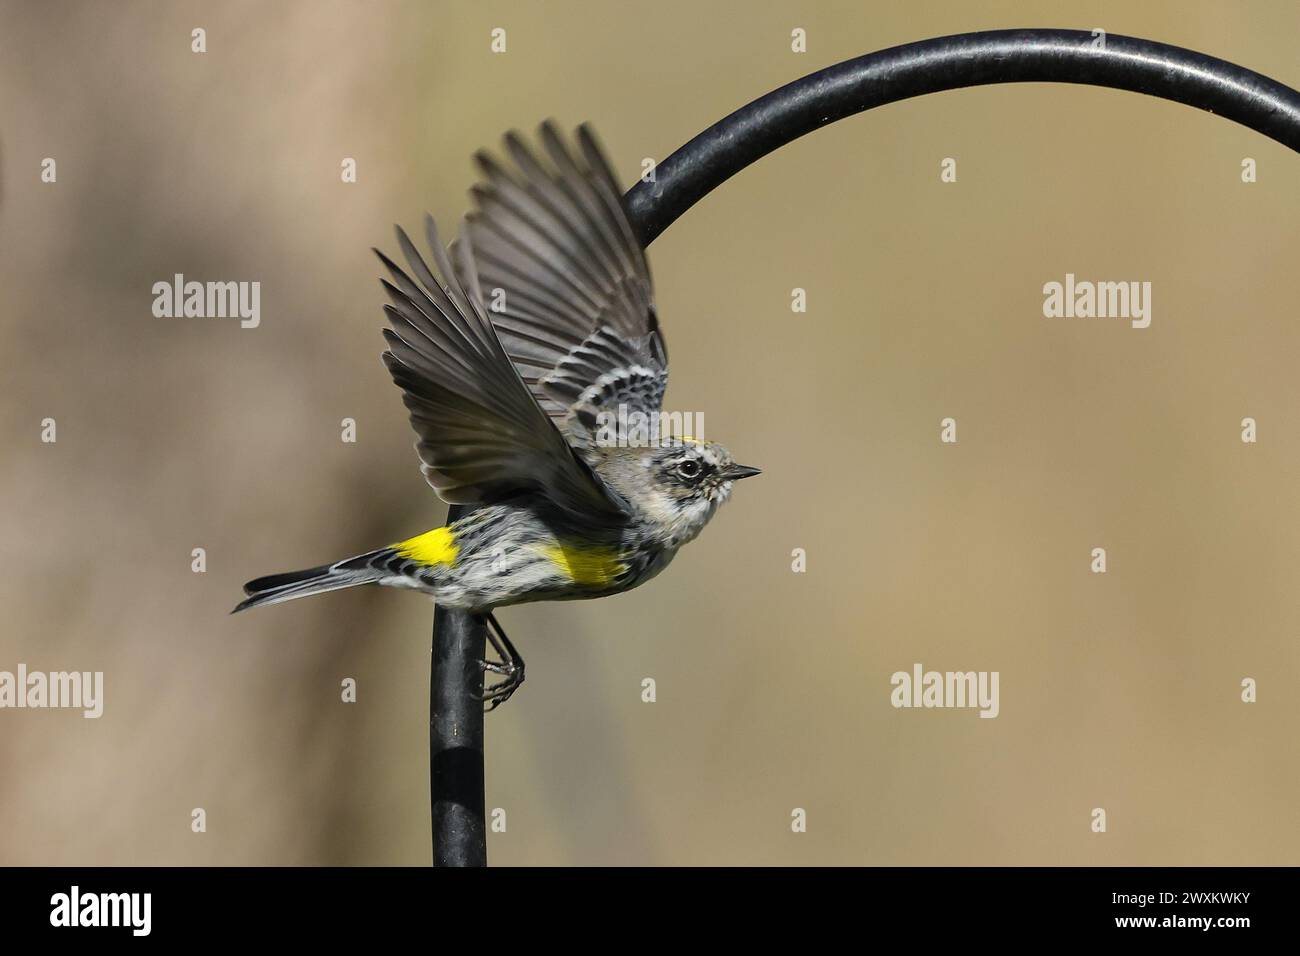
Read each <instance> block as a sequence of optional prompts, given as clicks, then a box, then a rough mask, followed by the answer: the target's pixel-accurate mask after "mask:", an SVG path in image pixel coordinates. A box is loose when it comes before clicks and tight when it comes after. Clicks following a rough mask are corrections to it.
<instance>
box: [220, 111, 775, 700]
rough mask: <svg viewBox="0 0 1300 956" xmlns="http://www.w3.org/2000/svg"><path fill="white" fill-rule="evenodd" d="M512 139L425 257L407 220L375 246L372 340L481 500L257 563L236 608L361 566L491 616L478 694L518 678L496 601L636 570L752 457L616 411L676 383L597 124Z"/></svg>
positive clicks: (359, 578)
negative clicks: (287, 559) (392, 250)
mask: <svg viewBox="0 0 1300 956" xmlns="http://www.w3.org/2000/svg"><path fill="white" fill-rule="evenodd" d="M504 154H505V155H504V157H503V158H501V159H498V158H497V157H495V156H493V155H492V154H491V153H489V152H487V151H486V150H480V151H479V152H478V153H476V154H475V162H476V165H477V167H478V170H479V172H480V174H481V178H480V181H479V182H478V183H477V184H476V185H475V186H474V187H473V189H472V190H471V193H470V195H471V199H472V208H471V210H470V212H469V213H467V214H466V215H465V217H464V218H463V220H462V221H461V223H460V227H459V230H458V233H457V236H456V238H455V239H454V241H452V242H451V243H449V244H448V245H446V246H445V247H444V245H443V242H442V239H441V237H440V235H439V232H438V227H437V224H436V223H435V222H434V219H433V218H432V217H431V216H428V215H426V217H425V220H424V226H425V233H426V240H427V243H428V246H429V251H430V252H431V257H432V260H433V267H432V268H431V267H430V265H429V264H428V263H427V262H426V260H425V259H424V257H423V256H422V255H421V253H420V251H419V250H418V249H417V248H416V245H415V243H414V242H412V240H411V239H410V237H409V236H408V235H407V233H406V232H405V231H404V230H403V229H402V228H401V227H400V226H398V227H397V228H396V235H397V244H398V247H399V248H400V250H401V253H402V256H403V258H404V259H405V260H406V269H405V270H403V268H402V267H401V266H399V265H398V264H397V263H396V262H394V261H393V260H392V259H391V258H389V257H388V256H387V255H385V254H384V253H383V252H381V251H379V250H378V249H375V250H373V251H374V252H375V254H376V255H377V256H378V257H379V260H380V262H381V263H382V264H383V267H384V270H385V271H386V273H387V277H386V278H381V280H380V281H381V284H382V286H383V289H384V291H385V293H386V295H387V297H388V300H389V301H388V302H387V303H385V304H384V306H383V310H384V313H385V316H386V317H387V320H388V323H389V327H388V328H385V329H384V330H383V335H384V338H385V341H386V344H387V349H386V350H385V351H384V352H383V354H382V356H381V358H382V360H383V362H384V364H385V366H387V368H388V371H389V373H390V374H391V376H392V379H393V382H394V383H395V384H396V385H397V386H398V387H399V388H400V389H401V391H402V399H403V402H404V404H405V406H406V408H407V410H408V412H409V415H410V421H411V425H412V427H413V428H414V430H415V433H416V435H417V441H416V443H415V449H416V453H417V455H418V457H419V460H420V469H421V472H422V473H423V475H424V477H425V479H426V481H427V482H428V483H429V485H430V486H431V487H432V489H433V490H434V492H435V493H436V494H437V495H438V497H439V498H441V499H442V500H443V501H445V502H447V503H449V504H464V505H475V506H476V507H475V508H474V509H473V510H471V511H470V512H469V513H468V514H466V515H464V516H463V517H460V518H459V519H457V520H454V521H452V522H451V523H449V524H448V525H446V526H444V527H439V528H435V529H433V530H431V531H427V532H424V533H423V534H419V535H416V536H414V537H411V538H406V539H404V540H401V541H398V542H395V543H393V544H390V545H388V546H386V547H383V548H379V549H377V550H374V551H368V552H366V553H364V554H359V555H356V556H354V557H350V558H346V559H344V560H342V561H336V562H334V563H333V564H326V565H320V566H318V567H313V568H308V569H305V570H301V571H291V572H288V573H284V574H272V575H269V576H266V577H261V578H257V579H255V580H252V581H249V582H248V583H247V584H245V585H244V593H245V595H246V597H245V599H244V600H243V601H242V602H241V603H240V604H239V605H238V606H237V607H236V608H235V609H234V611H233V612H232V613H235V612H238V611H244V610H247V609H249V608H253V607H260V606H263V605H270V604H277V603H280V602H283V601H289V600H293V599H296V598H300V597H305V596H307V595H311V594H321V593H324V592H327V591H335V590H338V589H341V588H350V587H354V586H357V585H362V584H377V585H381V586H388V587H401V588H411V589H415V590H417V591H420V592H423V593H425V594H426V595H429V596H431V597H432V598H433V600H434V602H435V603H436V604H439V605H441V606H442V607H445V608H449V609H453V610H461V611H465V612H468V613H470V614H472V615H475V616H477V617H479V618H481V619H483V621H484V623H485V624H486V625H487V626H488V631H487V633H488V638H489V640H490V641H491V643H492V647H493V649H494V651H495V652H496V655H497V657H498V658H499V660H498V661H489V660H483V661H481V662H480V663H481V665H482V667H483V669H484V671H485V672H491V673H493V674H496V675H499V676H500V677H501V678H502V679H501V680H500V682H499V683H497V684H495V685H494V686H491V687H489V688H487V689H486V690H485V691H484V693H483V694H482V695H481V696H480V697H479V699H480V700H482V701H483V702H484V703H485V704H486V709H487V710H492V709H495V708H496V707H498V706H500V704H502V703H504V702H505V701H506V700H508V699H509V698H510V696H511V695H512V694H513V693H514V692H515V691H516V690H517V689H518V687H519V685H520V684H522V683H523V679H524V662H523V658H522V656H521V655H520V654H519V652H518V650H517V649H516V648H515V646H514V644H513V643H512V642H511V641H510V638H509V637H507V636H506V634H505V631H504V630H503V629H502V628H501V627H500V624H499V623H498V622H497V620H496V618H495V616H494V614H493V612H494V610H495V609H497V608H500V607H505V606H508V605H513V604H521V603H524V602H531V601H557V600H572V599H583V598H599V597H605V596H608V595H612V594H619V593H622V592H625V591H628V590H630V589H632V588H635V587H638V586H640V585H641V584H644V583H645V582H646V581H649V580H650V579H651V578H653V577H654V576H655V575H657V574H658V573H659V572H661V571H662V570H663V569H664V568H665V567H666V566H667V565H668V564H669V562H671V561H672V559H673V557H674V556H675V555H676V554H677V552H678V551H679V550H680V549H681V548H682V547H683V546H684V545H686V544H687V543H689V542H690V541H692V540H693V539H694V538H696V537H697V536H698V535H699V534H700V532H701V531H703V529H704V527H705V526H706V525H707V524H708V523H709V521H710V519H712V517H713V516H714V514H715V513H716V511H717V509H718V508H719V507H720V506H721V505H722V504H723V503H724V502H725V501H726V500H727V499H728V498H729V496H730V495H731V492H732V488H733V486H734V484H735V482H737V481H739V480H741V479H744V478H749V477H752V476H754V475H757V474H759V473H760V471H759V469H758V468H754V467H752V466H749V465H742V464H738V463H737V462H736V460H735V459H734V458H733V457H732V455H731V453H730V452H729V451H728V450H727V449H726V448H725V447H724V446H723V445H721V444H719V443H717V442H714V441H706V440H704V439H703V438H702V437H700V438H696V437H692V436H687V435H666V436H661V435H657V434H654V433H653V429H649V430H648V431H649V432H650V434H646V431H647V429H644V428H642V429H641V431H640V432H636V430H635V429H629V428H623V429H619V428H616V427H612V426H611V423H612V422H634V421H635V422H644V421H646V420H647V419H648V420H650V421H655V420H656V419H654V418H651V417H650V416H652V415H657V414H659V413H660V412H661V410H662V406H663V397H664V391H665V388H666V386H667V382H668V352H667V349H666V347H665V344H664V336H663V332H662V330H661V329H660V325H659V318H658V313H657V311H656V307H655V302H654V296H653V286H652V283H651V278H650V270H649V265H648V263H647V260H646V256H645V250H644V248H643V247H642V245H641V243H640V242H639V241H638V239H637V238H636V234H635V232H634V230H633V228H632V226H631V223H630V221H629V219H628V216H627V212H626V209H625V208H624V205H623V200H622V196H621V192H620V190H619V188H618V185H617V181H616V180H615V178H614V175H613V172H612V171H611V166H610V164H609V162H608V160H607V159H606V158H605V154H604V152H603V151H602V149H601V147H600V145H599V142H598V141H597V139H596V137H595V134H594V133H593V132H592V130H591V128H590V127H589V126H588V125H586V124H584V125H581V126H579V127H578V128H577V129H576V130H575V131H574V134H573V135H572V136H571V137H566V136H565V135H564V134H563V133H562V132H561V131H560V128H559V127H558V126H557V125H556V124H555V123H554V122H553V121H550V120H548V121H546V122H545V123H543V124H542V125H541V126H540V128H539V130H538V134H537V139H536V141H535V142H534V143H532V144H530V143H529V142H527V141H526V140H525V138H524V137H523V136H522V135H520V134H519V133H517V132H513V131H512V132H510V133H507V134H506V135H505V137H504ZM435 270H436V273H435ZM620 415H621V417H619V416H620ZM638 416H640V417H638Z"/></svg>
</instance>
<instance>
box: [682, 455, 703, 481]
mask: <svg viewBox="0 0 1300 956" xmlns="http://www.w3.org/2000/svg"><path fill="white" fill-rule="evenodd" d="M677 474H679V475H681V476H682V477H683V478H685V479H686V480H687V481H690V480H691V479H693V478H698V477H700V463H699V462H698V461H696V460H695V459H694V458H687V459H686V460H685V461H684V462H682V463H681V464H680V465H678V466H677Z"/></svg>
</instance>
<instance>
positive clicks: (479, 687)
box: [429, 507, 487, 866]
mask: <svg viewBox="0 0 1300 956" xmlns="http://www.w3.org/2000/svg"><path fill="white" fill-rule="evenodd" d="M467 510H469V509H467V508H463V507H453V508H452V509H451V510H450V512H448V514H447V523H448V524H451V522H453V521H455V520H456V519H457V518H460V517H462V516H463V515H464V514H465V512H466V511H467ZM486 652H487V632H486V630H485V628H484V625H483V624H482V623H481V622H480V621H479V620H478V619H476V618H473V617H471V616H470V615H468V614H465V613H463V612H461V611H448V610H446V609H445V608H441V607H439V608H438V609H436V610H435V611H434V613H433V653H432V655H431V658H432V660H431V664H430V671H429V796H430V800H431V802H432V810H433V865H434V866H486V865H487V834H486V832H485V829H484V802H483V801H484V797H483V703H482V701H478V700H475V699H474V696H473V695H476V694H482V693H483V670H482V668H480V667H479V661H481V660H482V659H483V655H484V654H485V653H486Z"/></svg>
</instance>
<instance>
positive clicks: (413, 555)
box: [393, 528, 460, 566]
mask: <svg viewBox="0 0 1300 956" xmlns="http://www.w3.org/2000/svg"><path fill="white" fill-rule="evenodd" d="M393 549H394V550H395V551H396V552H397V553H398V554H400V555H401V556H402V557H404V558H410V559H411V560H412V561H416V562H418V563H420V564H423V565H428V566H432V565H435V564H448V565H450V564H455V563H456V555H458V554H460V548H458V547H457V546H456V536H455V535H454V534H452V533H451V529H450V528H434V529H433V530H432V531H426V532H425V533H424V534H421V535H416V536H415V537H414V538H408V539H407V540H405V541H400V542H398V543H397V544H395V545H393Z"/></svg>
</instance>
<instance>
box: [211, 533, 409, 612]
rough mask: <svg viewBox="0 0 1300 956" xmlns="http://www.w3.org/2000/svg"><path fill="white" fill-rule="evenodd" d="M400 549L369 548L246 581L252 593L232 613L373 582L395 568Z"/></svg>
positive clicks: (246, 590) (247, 588) (247, 589)
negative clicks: (339, 558) (393, 559)
mask: <svg viewBox="0 0 1300 956" xmlns="http://www.w3.org/2000/svg"><path fill="white" fill-rule="evenodd" d="M395 554H396V552H395V551H394V550H393V549H392V548H380V549H379V550H378V551H368V552H366V553H365V554H359V555H357V556H356V557H355V558H347V559H346V560H343V561H338V562H335V563H334V564H322V565H321V566H320V567H318V568H307V569H305V570H303V571H288V572H286V573H284V574H270V575H267V576H266V577H264V578H258V579H256V580H255V581H249V582H248V583H247V584H245V585H244V593H245V594H247V595H248V597H247V598H245V599H244V600H243V601H240V602H239V605H238V606H237V607H236V608H235V610H233V611H231V612H230V613H231V614H236V613H238V612H239V611H243V610H247V609H248V608H250V607H260V606H261V605H263V604H279V603H280V602H281V601H292V600H293V599H294V598H300V597H306V596H307V595H309V594H323V593H324V592H326V591H337V590H339V589H341V588H350V587H355V586H356V585H358V584H372V583H374V582H376V581H379V580H381V579H383V578H385V577H388V576H389V575H390V574H391V573H392V572H391V571H389V570H388V568H387V567H386V564H387V562H388V559H389V558H391V557H393V555H395Z"/></svg>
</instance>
